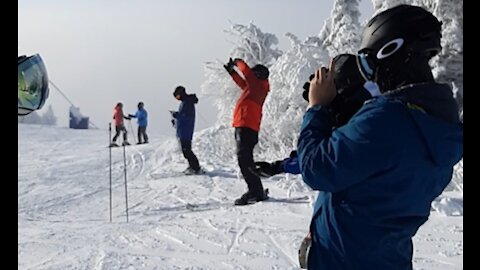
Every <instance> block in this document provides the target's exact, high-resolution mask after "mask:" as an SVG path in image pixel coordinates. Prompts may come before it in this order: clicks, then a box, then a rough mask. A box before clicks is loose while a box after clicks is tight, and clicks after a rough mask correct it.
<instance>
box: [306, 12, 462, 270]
mask: <svg viewBox="0 0 480 270" xmlns="http://www.w3.org/2000/svg"><path fill="white" fill-rule="evenodd" d="M440 39H441V23H440V22H439V21H438V20H437V18H436V17H435V16H433V15H432V14H431V13H430V12H428V11H427V10H425V9H423V8H421V7H417V6H410V5H398V6H396V7H393V8H391V9H388V10H385V11H383V12H381V13H378V14H377V15H376V16H375V17H373V18H372V19H371V20H370V22H369V23H368V24H367V26H366V28H365V29H364V31H363V35H362V42H361V47H360V50H359V52H358V61H357V62H358V66H359V69H360V71H361V72H362V74H363V76H364V77H365V79H367V80H373V81H374V82H376V83H377V84H378V85H379V87H380V91H381V92H382V94H381V95H379V96H377V97H374V98H373V99H371V100H369V102H367V103H366V104H364V105H363V106H362V107H361V108H360V110H359V111H358V112H357V113H356V114H355V115H354V116H353V117H352V119H350V121H349V122H348V123H347V124H345V125H344V126H342V127H340V128H338V129H335V130H333V131H332V128H331V125H330V123H329V121H328V117H329V115H328V110H327V109H326V108H327V107H328V105H329V104H330V103H331V101H332V100H333V99H334V97H335V95H336V91H335V85H334V81H333V76H329V74H328V73H327V72H326V68H325V67H321V68H320V69H318V70H317V71H316V73H315V77H314V78H313V79H312V81H311V82H310V91H309V109H308V110H307V111H306V113H305V115H304V118H303V123H302V126H301V131H300V136H299V139H298V145H297V149H298V159H299V163H300V169H301V172H302V178H303V181H304V182H305V183H306V184H307V185H308V186H310V187H311V188H312V189H314V190H318V191H319V194H318V197H317V201H316V203H315V206H314V210H313V216H312V221H311V225H310V236H311V247H310V249H309V252H308V255H307V258H308V260H307V267H308V269H336V270H350V269H352V270H353V269H362V270H370V269H371V270H373V269H375V270H377V269H382V270H385V269H388V270H396V269H402V270H411V269H412V255H413V243H412V238H413V236H414V235H415V234H416V232H417V230H418V229H419V227H420V226H422V224H424V223H425V222H426V221H427V220H428V217H429V215H430V207H431V203H432V201H433V200H434V199H435V198H436V197H437V196H439V195H440V194H441V193H442V192H443V190H444V189H445V187H446V186H447V184H448V183H449V182H450V181H451V178H452V172H453V167H454V165H455V164H457V163H458V162H459V161H460V160H461V159H462V157H463V124H462V123H461V122H460V120H459V115H458V108H457V105H456V102H455V100H454V98H453V94H452V90H451V88H450V87H449V85H447V84H440V83H436V82H435V81H434V77H433V75H432V71H431V67H430V66H429V63H428V62H429V60H430V59H431V57H433V56H435V55H436V54H438V53H439V52H440V51H441V45H440V44H441V43H440ZM334 67H335V66H334V63H333V62H331V64H330V70H332V69H334Z"/></svg>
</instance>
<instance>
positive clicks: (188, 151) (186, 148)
mask: <svg viewBox="0 0 480 270" xmlns="http://www.w3.org/2000/svg"><path fill="white" fill-rule="evenodd" d="M180 145H181V146H182V153H183V156H184V157H185V158H186V159H187V161H188V166H189V167H190V168H192V169H194V170H195V171H197V170H199V169H200V164H199V163H198V159H197V156H195V154H194V153H193V151H192V141H189V140H180Z"/></svg>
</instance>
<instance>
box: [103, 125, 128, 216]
mask: <svg viewBox="0 0 480 270" xmlns="http://www.w3.org/2000/svg"><path fill="white" fill-rule="evenodd" d="M108 131H109V132H108V134H109V135H108V136H109V137H108V144H110V142H111V141H112V123H108ZM108 149H109V163H110V222H112V147H108ZM123 174H124V176H125V212H126V214H127V222H128V190H127V158H126V154H125V144H124V145H123Z"/></svg>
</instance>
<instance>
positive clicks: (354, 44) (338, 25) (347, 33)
mask: <svg viewBox="0 0 480 270" xmlns="http://www.w3.org/2000/svg"><path fill="white" fill-rule="evenodd" d="M358 3H359V1H358V0H335V2H334V3H333V9H332V11H331V13H330V16H331V17H330V19H329V20H328V21H327V22H326V23H325V25H324V27H323V29H322V30H321V31H320V39H321V40H322V41H323V46H324V47H325V48H326V49H327V50H328V53H329V55H330V57H334V56H336V55H338V54H341V53H356V52H357V48H358V47H359V45H360V38H361V26H360V22H359V19H360V11H359V10H358Z"/></svg>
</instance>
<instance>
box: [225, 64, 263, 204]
mask: <svg viewBox="0 0 480 270" xmlns="http://www.w3.org/2000/svg"><path fill="white" fill-rule="evenodd" d="M234 67H237V68H238V70H239V71H240V72H241V73H242V74H243V76H244V78H245V79H243V78H242V77H241V76H240V75H239V74H238V73H237V71H236V70H235V69H234ZM224 68H225V70H227V72H228V74H230V76H232V79H233V80H234V81H235V83H236V84H237V85H238V86H239V87H240V89H241V90H242V94H241V95H240V97H239V98H238V100H237V104H236V105H235V109H234V112H233V123H232V126H233V127H234V128H235V141H236V144H237V159H238V165H239V167H240V171H241V172H242V175H243V178H244V179H245V182H246V183H247V186H248V191H247V192H245V193H244V194H243V195H242V196H241V197H240V198H238V199H237V200H235V205H246V204H249V203H254V202H258V201H264V200H266V199H268V196H267V194H266V191H264V189H263V185H262V181H261V179H260V177H259V176H258V175H257V174H256V173H255V171H254V170H255V164H254V160H253V149H254V148H255V145H256V144H257V143H258V132H259V131H260V123H261V121H262V108H263V103H264V102H265V98H266V97H267V94H268V92H269V91H270V85H269V82H268V76H269V74H270V73H269V71H268V68H267V67H265V66H264V65H260V64H258V65H255V66H254V67H253V68H250V67H249V66H248V65H247V63H245V61H243V60H242V59H238V58H237V59H235V60H232V58H230V59H229V61H228V63H227V64H225V65H224Z"/></svg>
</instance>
